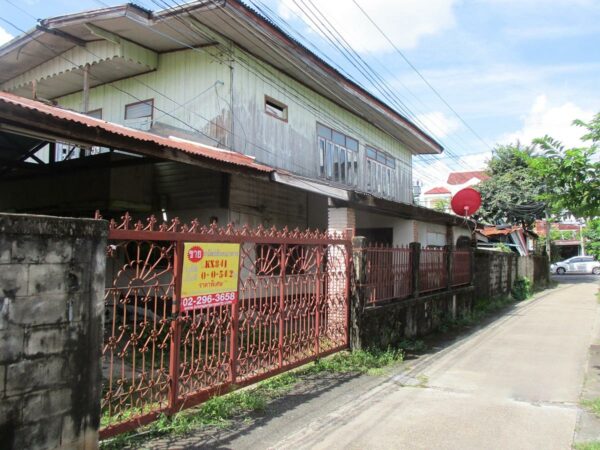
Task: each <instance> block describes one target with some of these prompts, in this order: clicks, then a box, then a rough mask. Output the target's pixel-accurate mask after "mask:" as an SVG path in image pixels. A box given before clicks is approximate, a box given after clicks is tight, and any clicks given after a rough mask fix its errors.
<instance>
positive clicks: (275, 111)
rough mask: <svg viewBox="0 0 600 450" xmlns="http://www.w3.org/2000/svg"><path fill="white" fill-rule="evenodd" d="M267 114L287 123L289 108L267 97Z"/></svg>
mask: <svg viewBox="0 0 600 450" xmlns="http://www.w3.org/2000/svg"><path fill="white" fill-rule="evenodd" d="M265 112H266V113H267V114H268V115H270V116H273V117H275V118H276V119H280V120H283V121H285V122H287V119H288V107H287V105H284V104H283V103H281V102H278V101H277V100H275V99H274V98H271V97H269V96H267V95H265Z"/></svg>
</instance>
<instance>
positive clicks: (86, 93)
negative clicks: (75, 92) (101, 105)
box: [81, 64, 90, 114]
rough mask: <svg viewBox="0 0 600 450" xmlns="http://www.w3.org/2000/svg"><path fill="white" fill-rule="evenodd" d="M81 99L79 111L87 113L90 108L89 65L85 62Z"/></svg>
mask: <svg viewBox="0 0 600 450" xmlns="http://www.w3.org/2000/svg"><path fill="white" fill-rule="evenodd" d="M82 95H83V99H82V104H81V112H83V113H84V114H87V112H88V110H89V109H90V65H89V64H86V65H85V66H84V68H83V93H82Z"/></svg>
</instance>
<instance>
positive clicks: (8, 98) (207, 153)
mask: <svg viewBox="0 0 600 450" xmlns="http://www.w3.org/2000/svg"><path fill="white" fill-rule="evenodd" d="M10 107H13V108H14V107H16V108H18V109H26V110H30V111H35V112H37V113H42V114H45V115H47V116H50V117H52V118H55V119H58V120H60V121H66V122H72V123H77V124H79V125H84V126H86V127H89V128H91V129H94V131H95V132H96V133H97V132H104V133H108V134H112V135H119V136H124V137H127V138H130V139H135V140H137V141H140V142H148V143H152V144H155V145H159V146H161V147H165V148H168V149H172V150H176V151H181V152H185V153H187V154H190V155H195V156H200V157H202V158H208V159H211V160H215V161H218V162H223V163H227V164H233V165H236V166H242V167H247V168H250V169H254V170H257V171H260V172H267V173H269V172H273V171H275V169H274V168H272V167H269V166H266V165H263V164H259V163H257V162H256V161H255V160H254V158H253V157H251V156H247V155H242V154H241V153H237V152H233V151H230V150H225V149H221V148H217V147H212V146H210V145H205V144H200V143H196V142H191V141H187V140H183V139H178V138H172V137H163V136H158V135H156V134H152V133H149V132H146V131H141V130H135V129H133V128H128V127H125V126H123V125H119V124H116V123H112V122H107V121H105V120H102V119H95V118H93V117H89V116H87V115H85V114H81V113H78V112H75V111H71V110H67V109H63V108H59V107H57V106H52V105H49V104H46V103H42V102H40V101H36V100H31V99H27V98H23V97H19V96H17V95H14V94H10V93H7V92H0V112H2V110H5V112H6V111H7V110H8V109H10ZM91 135H92V134H91Z"/></svg>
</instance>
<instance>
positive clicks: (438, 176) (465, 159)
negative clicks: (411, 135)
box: [413, 151, 492, 192]
mask: <svg viewBox="0 0 600 450" xmlns="http://www.w3.org/2000/svg"><path fill="white" fill-rule="evenodd" d="M491 157H492V152H491V151H485V152H478V153H472V154H467V155H463V156H460V157H458V158H454V159H450V158H449V157H448V156H442V157H440V158H436V159H434V160H423V161H419V160H415V161H414V163H413V178H414V180H415V181H416V180H419V181H421V182H422V183H423V192H425V191H427V190H429V189H431V188H433V187H437V186H445V187H447V188H448V189H449V190H450V191H452V192H454V191H455V190H456V189H455V188H456V186H450V185H448V184H447V183H446V181H447V180H448V175H449V174H450V173H451V172H464V171H472V170H484V169H485V168H486V166H487V162H488V161H489V160H490V158H491Z"/></svg>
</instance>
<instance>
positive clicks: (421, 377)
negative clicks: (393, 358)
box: [232, 276, 599, 449]
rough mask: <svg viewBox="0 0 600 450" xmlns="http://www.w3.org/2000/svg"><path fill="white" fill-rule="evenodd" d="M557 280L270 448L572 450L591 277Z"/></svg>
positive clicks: (590, 320) (587, 339)
mask: <svg viewBox="0 0 600 450" xmlns="http://www.w3.org/2000/svg"><path fill="white" fill-rule="evenodd" d="M559 282H560V283H561V285H560V286H559V287H558V288H556V289H553V290H552V291H547V292H546V293H544V294H543V295H541V296H539V297H537V298H536V299H534V300H532V301H528V302H524V303H521V304H520V305H519V306H517V307H516V308H514V310H513V311H511V312H510V313H509V314H508V315H507V316H505V317H503V318H502V319H500V320H498V321H495V322H494V323H493V324H491V325H490V326H488V327H486V328H484V329H482V330H480V331H479V332H477V333H475V334H473V335H471V336H469V337H468V338H466V339H464V340H463V341H461V342H458V343H457V344H455V345H453V346H452V347H450V348H447V349H446V350H444V351H442V352H440V353H438V354H436V355H433V356H432V357H430V358H426V359H425V360H423V361H420V362H419V363H418V365H417V366H416V367H414V368H413V370H412V371H411V372H410V373H409V374H408V375H406V374H405V375H396V376H394V377H392V378H391V379H389V380H388V381H386V382H385V383H383V384H381V385H380V386H378V387H376V388H375V389H374V390H372V391H371V392H367V393H361V392H356V398H355V399H354V401H353V402H349V403H347V404H345V405H344V406H342V407H340V408H337V409H336V410H334V411H331V412H329V413H328V414H326V415H324V416H321V417H315V418H313V420H312V421H310V422H309V423H307V424H306V425H305V426H304V427H301V428H299V429H297V430H295V431H294V432H293V433H290V435H288V436H287V437H286V438H284V439H281V440H280V441H278V442H273V443H271V445H270V447H272V448H290V449H292V448H293V449H298V448H316V449H319V448H322V449H569V448H571V444H572V441H573V436H574V431H575V428H576V424H577V420H578V414H579V411H580V410H579V407H578V404H579V396H580V393H581V389H582V384H583V381H584V376H585V371H586V366H587V358H588V351H589V347H590V345H591V343H592V340H593V339H595V338H596V336H597V335H598V324H599V323H598V318H599V314H598V313H599V305H598V303H597V300H596V298H595V293H596V291H597V289H598V278H596V277H590V276H570V277H561V278H560V279H559ZM410 385H413V387H411V386H410ZM373 391H375V392H373ZM232 448H237V447H236V446H235V445H233V446H232Z"/></svg>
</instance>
